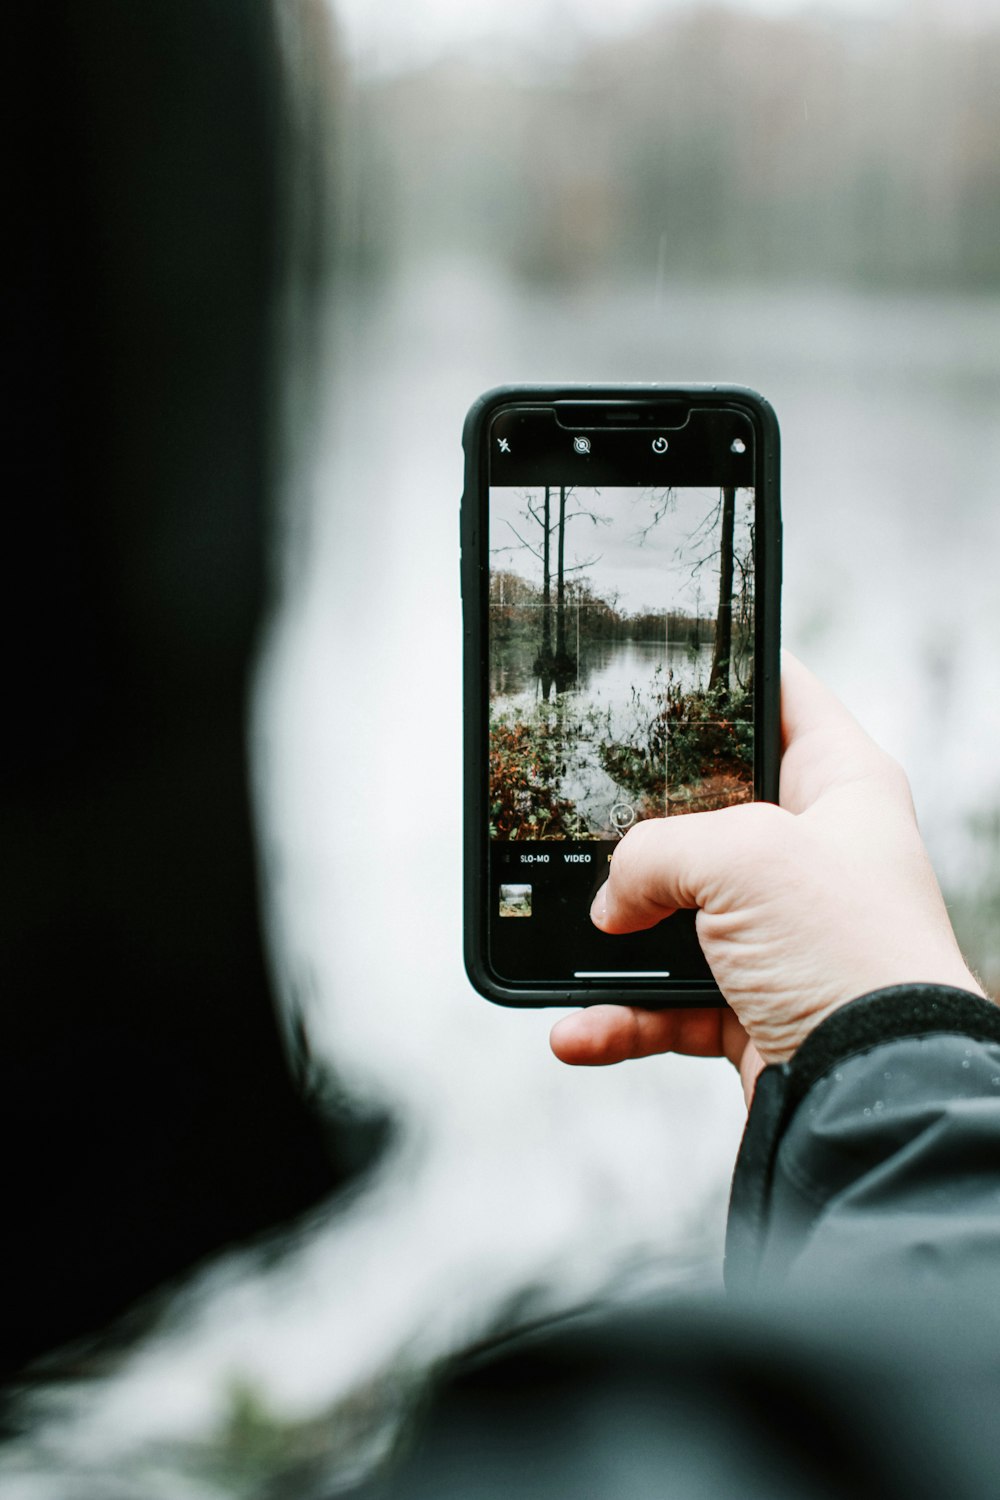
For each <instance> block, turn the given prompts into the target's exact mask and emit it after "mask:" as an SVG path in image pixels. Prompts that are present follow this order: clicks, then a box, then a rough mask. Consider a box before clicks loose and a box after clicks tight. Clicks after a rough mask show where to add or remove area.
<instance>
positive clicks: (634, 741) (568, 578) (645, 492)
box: [461, 386, 781, 1008]
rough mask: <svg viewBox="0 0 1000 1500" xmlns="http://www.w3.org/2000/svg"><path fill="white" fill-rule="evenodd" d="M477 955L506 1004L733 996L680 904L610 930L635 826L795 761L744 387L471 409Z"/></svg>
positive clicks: (704, 1000) (752, 402) (470, 920)
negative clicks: (790, 757)
mask: <svg viewBox="0 0 1000 1500" xmlns="http://www.w3.org/2000/svg"><path fill="white" fill-rule="evenodd" d="M463 444H464V449H465V490H464V495H463V499H462V517H461V537H462V563H461V574H462V596H463V630H464V708H465V714H464V720H465V730H464V734H465V739H464V752H465V782H464V785H465V873H464V890H465V964H466V970H467V972H468V975H469V978H470V980H471V981H472V984H473V985H474V986H475V988H476V989H477V990H478V991H479V992H480V993H481V994H482V995H485V996H486V997H487V999H490V1000H493V1001H497V1002H499V1003H501V1004H504V1005H515V1006H538V1005H590V1004H595V1003H597V1002H607V1001H611V1002H616V1001H617V1002H620V1003H624V1004H631V1005H641V1006H644V1007H648V1008H664V1007H668V1006H702V1005H713V1004H722V1003H724V1002H723V1000H722V996H721V994H720V992H719V990H718V988H717V986H716V984H715V982H714V980H713V978H712V975H711V972H710V970H709V968H708V965H707V963H706V962H705V959H704V956H703V954H702V951H701V948H700V946H699V943H698V939H697V935H696V932H695V920H694V919H695V913H694V912H689V911H681V912H677V913H675V914H674V915H673V916H671V917H669V918H667V919H665V920H664V921H663V922H661V923H660V924H659V925H658V926H656V927H654V928H652V929H650V930H649V931H646V932H640V933H629V934H625V935H616V936H610V935H608V934H605V933H602V932H599V931H598V929H597V928H595V927H594V926H593V924H592V923H591V921H590V919H589V908H590V904H591V901H592V899H593V897H594V895H595V893H596V891H597V889H598V888H599V886H600V885H601V884H602V883H603V881H604V880H605V879H606V878H607V871H608V864H609V861H610V859H611V857H612V855H613V854H614V850H615V848H616V846H617V844H618V843H619V841H620V840H621V839H622V838H623V837H624V836H625V835H626V834H627V832H628V830H629V828H631V827H633V826H634V825H635V824H636V823H637V822H639V821H640V820H642V819H644V818H662V817H682V816H685V815H687V814H690V813H694V812H704V811H710V810H712V809H715V808H722V807H728V806H730V805H732V804H733V803H737V802H743V801H747V800H750V799H752V798H759V799H764V800H769V801H774V800H776V798H777V790H778V764H779V758H780V727H779V726H780V720H779V698H778V693H779V642H780V585H781V516H780V504H779V479H778V461H779V451H778V450H779V439H778V425H777V421H776V419H775V416H774V413H773V411H772V409H771V407H770V406H769V405H768V403H767V402H766V401H765V400H764V399H763V397H761V396H759V395H757V394H756V392H754V391H750V390H745V389H742V388H739V387H735V386H734V387H724V386H688V387H678V386H602V387H597V386H521V387H504V388H501V389H497V390H492V391H489V392H487V393H486V394H485V395H484V396H481V397H480V398H479V400H478V401H476V402H475V403H474V405H473V406H472V408H471V410H470V411H469V414H468V417H467V418H466V423H465V431H464V437H463Z"/></svg>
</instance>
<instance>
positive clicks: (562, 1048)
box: [549, 1005, 746, 1067]
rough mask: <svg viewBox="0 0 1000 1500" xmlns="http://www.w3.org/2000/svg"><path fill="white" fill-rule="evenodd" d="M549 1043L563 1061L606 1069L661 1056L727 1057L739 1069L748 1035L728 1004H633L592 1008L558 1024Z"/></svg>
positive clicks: (553, 1029) (580, 1065)
mask: <svg viewBox="0 0 1000 1500" xmlns="http://www.w3.org/2000/svg"><path fill="white" fill-rule="evenodd" d="M549 1045H550V1046H551V1048H552V1051H553V1052H554V1053H555V1055H556V1057H558V1058H559V1060H560V1062H565V1063H572V1064H574V1065H576V1066H577V1067H603V1066H605V1065H607V1064H610V1063H619V1062H626V1061H628V1060H629V1059H631V1058H637V1057H651V1056H653V1055H654V1054H655V1053H659V1052H682V1053H685V1054H686V1055H687V1056H688V1057H728V1058H729V1061H730V1062H732V1063H734V1064H736V1066H739V1060H740V1058H741V1056H742V1054H743V1049H744V1047H745V1046H746V1033H745V1032H744V1030H743V1027H742V1026H741V1025H740V1023H739V1021H738V1020H737V1018H736V1016H735V1015H734V1014H733V1012H732V1011H731V1010H729V1009H728V1007H726V1006H719V1007H711V1008H709V1007H705V1008H704V1009H697V1010H639V1009H638V1008H637V1007H636V1006H634V1005H591V1006H588V1007H587V1008H586V1009H585V1010H578V1011H574V1013H573V1014H572V1015H569V1016H563V1017H562V1019H561V1020H559V1021H557V1022H556V1024H555V1025H554V1026H553V1028H552V1034H551V1036H550V1038H549Z"/></svg>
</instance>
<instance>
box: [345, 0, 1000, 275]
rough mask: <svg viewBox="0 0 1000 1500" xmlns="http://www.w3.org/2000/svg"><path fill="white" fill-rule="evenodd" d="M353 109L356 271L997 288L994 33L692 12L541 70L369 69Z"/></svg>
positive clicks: (998, 37) (911, 21) (932, 20)
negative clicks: (395, 260) (447, 266)
mask: <svg viewBox="0 0 1000 1500" xmlns="http://www.w3.org/2000/svg"><path fill="white" fill-rule="evenodd" d="M352 108H353V109H354V110H355V111H356V114H357V118H356V120H355V121H354V129H353V144H352V147H351V157H352V160H351V171H350V172H349V173H347V174H346V177H347V178H348V179H350V181H351V182H353V184H354V187H353V195H354V200H355V211H354V212H352V213H348V214H346V215H345V216H344V218H343V220H342V230H345V231H346V233H343V234H342V249H344V250H346V251H347V253H348V254H349V255H350V256H351V257H353V258H354V259H355V260H356V261H357V262H358V263H360V264H361V265H369V266H378V265H384V264H385V263H386V262H387V261H389V260H391V258H392V256H393V255H396V254H398V255H401V256H405V257H407V258H409V257H411V256H413V255H414V254H420V253H424V252H440V251H442V250H445V251H456V250H457V251H460V252H465V253H470V254H473V255H477V256H483V257H487V258H492V259H496V260H498V261H500V262H501V263H503V264H504V265H506V266H508V267H510V268H512V269H513V270H514V271H515V272H516V273H518V274H521V275H523V276H524V277H526V278H529V279H535V280H542V281H544V280H547V279H559V280H566V279H570V280H572V279H574V278H577V279H582V278H588V277H601V276H604V275H614V276H621V275H629V274H633V275H641V276H647V275H650V274H652V275H654V276H658V277H661V278H666V277H673V276H684V275H698V276H705V275H712V276H718V277H732V276H743V275H750V276H755V277H776V276H788V275H793V276H797V277H801V278H803V279H823V280H851V281H856V282H867V283H872V284H895V285H900V286H962V287H990V286H996V285H1000V152H998V150H997V142H998V139H1000V20H991V21H986V20H984V21H983V22H982V23H981V24H980V25H979V26H978V28H972V27H970V26H965V27H959V26H958V25H957V24H956V25H955V26H950V25H949V24H948V23H947V22H946V21H943V20H942V19H940V16H938V17H932V16H930V15H929V14H927V13H923V14H922V15H915V14H914V13H913V10H912V9H906V10H904V11H903V12H902V13H901V14H899V15H897V16H896V17H892V18H873V17H864V18H858V17H854V18H843V17H842V18H839V19H837V18H832V17H829V16H823V17H820V16H818V15H817V16H807V17H795V18H787V17H785V18H774V17H762V16H756V15H749V14H746V13H743V12H740V13H737V12H733V11H728V10H726V9H724V8H722V7H711V8H709V7H698V8H692V9H689V10H685V11H683V12H680V13H676V12H675V13H673V14H671V15H669V16H664V17H661V18H659V19H658V20H657V21H656V22H655V24H652V25H650V26H649V27H647V28H646V29H644V30H642V31H641V32H636V33H633V34H632V35H630V36H628V37H626V38H624V39H621V38H620V39H615V40H605V41H601V42H594V43H592V44H590V45H589V47H588V48H587V49H586V50H584V51H583V52H582V53H580V54H579V55H578V56H577V57H576V59H575V60H574V61H573V62H571V63H568V64H563V65H558V66H556V65H553V67H551V68H547V69H546V68H542V67H540V65H539V62H538V59H537V58H533V59H531V61H530V64H528V63H526V65H525V68H524V72H523V74H519V73H518V70H517V68H516V67H514V66H513V65H512V63H511V59H510V56H509V54H508V55H505V57H504V58H503V59H502V60H500V61H498V62H497V63H496V64H495V65H492V64H491V62H490V60H489V59H488V58H484V56H483V55H482V53H477V54H476V56H475V58H474V59H471V60H470V59H469V58H466V57H461V58H460V57H455V58H452V59H448V60H442V61H439V62H437V63H435V64H434V65H433V66H430V67H425V68H423V69H422V70H420V71H414V72H409V73H397V74H395V75H393V76H388V77H387V76H383V77H373V78H369V79H367V80H364V79H362V80H361V81H360V83H358V84H357V85H356V92H355V97H354V99H353V104H352ZM359 204H363V205H365V207H364V211H361V210H360V209H359V208H358V205H359Z"/></svg>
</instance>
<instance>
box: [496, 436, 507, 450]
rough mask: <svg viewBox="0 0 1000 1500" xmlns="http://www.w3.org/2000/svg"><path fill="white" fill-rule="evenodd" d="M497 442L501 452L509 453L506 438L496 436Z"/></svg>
mask: <svg viewBox="0 0 1000 1500" xmlns="http://www.w3.org/2000/svg"><path fill="white" fill-rule="evenodd" d="M497 442H498V443H499V444H500V452H501V453H509V452H510V444H509V443H508V441H507V439H506V438H497Z"/></svg>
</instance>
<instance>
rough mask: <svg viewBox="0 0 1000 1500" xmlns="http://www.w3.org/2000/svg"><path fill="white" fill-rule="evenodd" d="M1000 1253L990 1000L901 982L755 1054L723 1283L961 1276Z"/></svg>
mask: <svg viewBox="0 0 1000 1500" xmlns="http://www.w3.org/2000/svg"><path fill="white" fill-rule="evenodd" d="M998 1257H1000V1009H998V1008H997V1007H996V1006H995V1005H993V1004H991V1003H990V1002H989V1001H986V1000H983V999H982V998H981V997H979V996H977V995H973V994H970V993H967V992H965V991H963V990H956V989H949V988H946V987H943V986H936V985H906V986H899V987H896V988H892V989H886V990H879V991H877V992H875V993H873V994H871V995H866V996H863V997H862V998H861V999H858V1000H856V1001H854V1002H852V1003H851V1004H850V1005H848V1006H845V1007H844V1008H843V1009H842V1010H839V1011H837V1012H836V1013H835V1014H834V1015H833V1016H831V1017H830V1018H829V1019H828V1020H826V1021H824V1022H823V1023H822V1024H821V1025H820V1026H818V1027H817V1028H816V1030H815V1031H814V1032H813V1033H812V1035H811V1036H809V1037H808V1038H807V1040H806V1041H805V1042H804V1043H803V1045H802V1046H801V1047H800V1049H799V1051H798V1052H797V1053H796V1055H795V1057H794V1058H793V1059H792V1060H791V1062H789V1063H787V1064H784V1065H782V1066H772V1067H768V1068H765V1069H764V1071H763V1073H762V1074H761V1076H760V1079H759V1081H758V1084H757V1091H756V1094H755V1097H754V1101H753V1105H752V1108H751V1111H750V1116H749V1118H748V1121H747V1128H746V1133H745V1135H744V1138H743V1144H742V1146H741V1149H740V1154H739V1158H738V1161H737V1164H736V1171H735V1174H734V1177H733V1190H732V1198H731V1201H730V1216H729V1229H728V1235H727V1243H726V1284H727V1286H728V1287H729V1289H730V1290H732V1291H736V1292H746V1291H754V1290H761V1291H768V1290H771V1289H774V1288H775V1287H776V1286H795V1285H802V1284H806V1285H811V1286H819V1287H822V1288H823V1289H824V1290H828V1291H832V1292H838V1291H840V1292H844V1291H847V1292H860V1291H871V1290H872V1289H877V1288H879V1287H885V1288H886V1289H891V1290H892V1291H893V1292H896V1291H899V1292H904V1291H911V1292H912V1291H914V1290H917V1289H919V1288H920V1287H927V1288H928V1289H929V1288H931V1287H933V1286H934V1285H935V1284H939V1285H946V1286H948V1287H949V1288H951V1289H954V1288H958V1287H961V1286H962V1285H963V1284H964V1285H972V1284H974V1282H975V1280H976V1279H977V1278H978V1277H979V1276H981V1275H982V1274H983V1272H984V1271H985V1270H987V1269H988V1268H989V1267H990V1266H991V1265H992V1267H993V1269H994V1273H995V1267H996V1264H997V1262H998Z"/></svg>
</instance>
